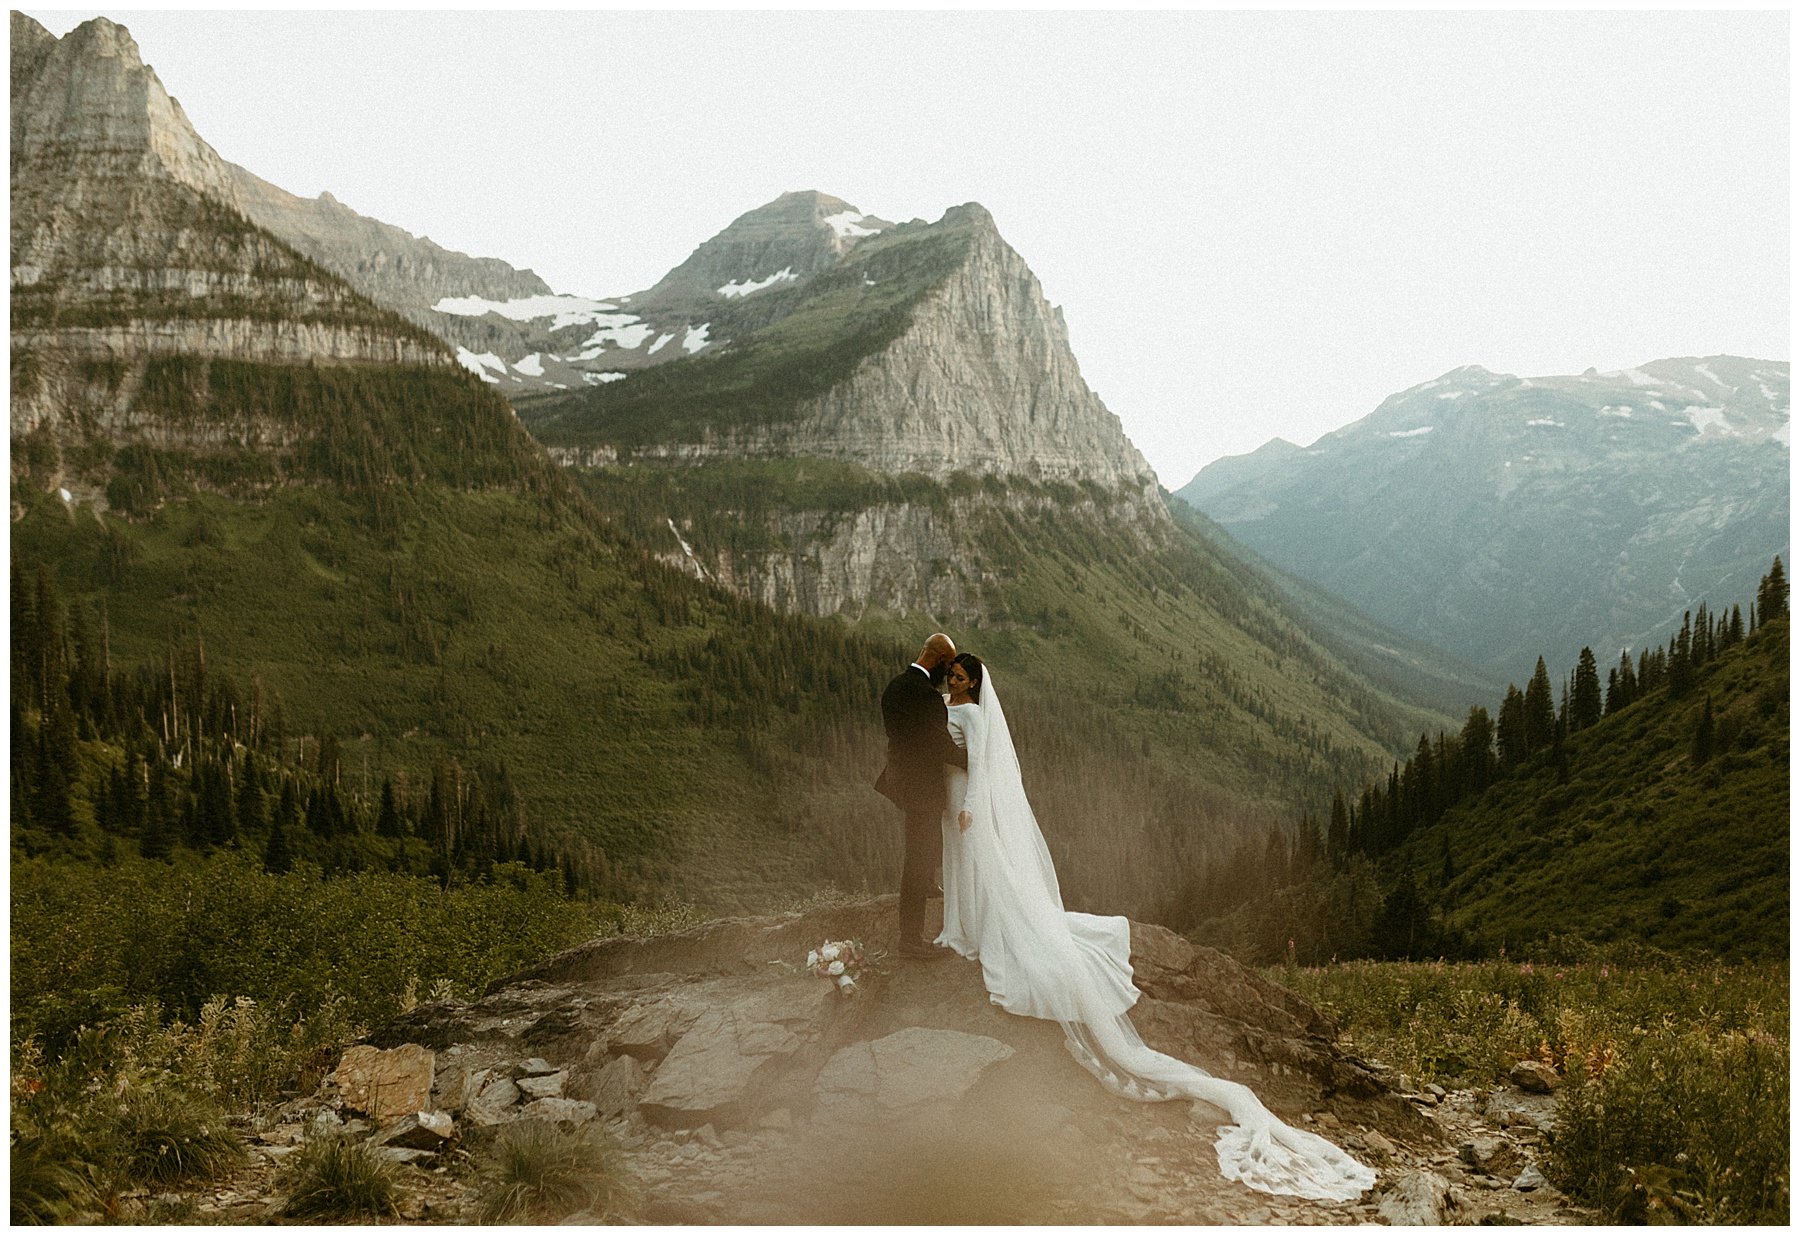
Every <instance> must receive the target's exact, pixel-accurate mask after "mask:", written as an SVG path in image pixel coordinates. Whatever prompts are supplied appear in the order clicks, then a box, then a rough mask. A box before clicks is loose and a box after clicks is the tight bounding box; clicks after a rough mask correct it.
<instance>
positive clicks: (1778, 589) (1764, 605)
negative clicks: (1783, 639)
mask: <svg viewBox="0 0 1800 1236" xmlns="http://www.w3.org/2000/svg"><path fill="white" fill-rule="evenodd" d="M1787 604H1788V582H1787V572H1786V571H1784V570H1782V568H1781V559H1780V557H1779V556H1778V557H1777V558H1776V559H1775V565H1774V566H1772V567H1770V568H1769V573H1768V574H1767V575H1765V576H1763V577H1762V582H1761V583H1760V584H1759V585H1758V586H1757V589H1756V621H1757V625H1758V626H1765V627H1766V626H1768V625H1769V623H1770V622H1771V621H1773V620H1774V619H1776V618H1779V617H1781V616H1782V615H1783V614H1785V613H1787Z"/></svg>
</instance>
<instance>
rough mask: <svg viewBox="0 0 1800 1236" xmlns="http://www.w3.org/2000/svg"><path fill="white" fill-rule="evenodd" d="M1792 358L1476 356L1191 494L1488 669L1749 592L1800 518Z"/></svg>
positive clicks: (1360, 602)
mask: <svg viewBox="0 0 1800 1236" xmlns="http://www.w3.org/2000/svg"><path fill="white" fill-rule="evenodd" d="M1788 462H1789V461H1788V368H1787V365H1786V363H1785V362H1773V361H1753V360H1744V359H1741V358H1735V357H1712V358H1709V359H1705V360H1699V359H1694V358H1688V359H1681V360H1666V361H1658V362H1654V363H1651V364H1647V365H1643V366H1640V367H1639V368H1637V369H1632V370H1626V371H1623V372H1621V373H1614V374H1597V373H1594V372H1592V371H1590V372H1588V373H1586V374H1583V375H1581V376H1579V377H1560V378H1532V379H1521V378H1516V377H1511V376H1508V375H1503V374H1493V373H1489V372H1487V371H1486V370H1483V369H1480V368H1478V367H1473V366H1472V367H1469V368H1466V369H1460V370H1456V371H1453V372H1451V373H1448V374H1445V375H1444V376H1443V377H1441V378H1438V379H1436V380H1435V381H1432V382H1427V383H1424V384H1422V385H1420V386H1417V387H1414V388H1412V389H1410V390H1407V391H1404V392H1401V393H1400V394H1398V395H1395V396H1393V397H1391V398H1389V399H1388V400H1387V401H1385V402H1384V403H1383V404H1382V405H1381V407H1380V408H1378V409H1376V411H1375V412H1373V413H1371V414H1370V415H1369V416H1367V417H1365V418H1363V419H1362V420H1360V421H1358V422H1356V423H1355V424H1353V425H1350V426H1347V427H1346V428H1344V429H1341V430H1338V431H1336V432H1334V433H1331V434H1327V435H1326V436H1325V437H1323V438H1321V439H1319V441H1317V442H1315V443H1314V444H1313V445H1312V446H1310V447H1307V448H1304V449H1302V448H1300V447H1295V446H1293V445H1291V444H1289V443H1285V442H1280V441H1276V442H1271V443H1269V444H1268V445H1267V446H1265V447H1263V448H1262V449H1261V450H1259V451H1257V452H1255V453H1254V454H1252V455H1248V456H1241V457H1237V458H1234V459H1225V460H1220V461H1218V462H1216V463H1214V464H1210V465H1208V466H1207V467H1206V468H1204V469H1202V470H1201V472H1200V474H1199V475H1198V476H1196V477H1195V478H1194V480H1193V481H1192V482H1190V483H1189V484H1188V485H1187V486H1185V487H1183V488H1182V489H1181V490H1179V491H1177V492H1178V493H1179V495H1180V496H1182V497H1183V498H1185V499H1186V500H1187V501H1189V502H1190V503H1192V504H1193V505H1194V506H1195V507H1196V508H1198V509H1199V510H1201V511H1204V512H1205V513H1206V514H1207V515H1209V516H1211V517H1212V518H1213V519H1215V520H1217V521H1218V522H1219V523H1220V524H1221V525H1223V526H1224V527H1225V528H1226V529H1227V530H1228V531H1229V532H1230V533H1231V535H1232V536H1234V537H1236V538H1237V539H1239V540H1240V541H1242V542H1243V543H1244V544H1246V545H1248V546H1249V547H1250V548H1252V549H1254V550H1255V551H1256V552H1257V553H1259V554H1262V555H1264V556H1265V557H1267V558H1268V559H1270V560H1271V561H1273V562H1275V563H1277V564H1278V565H1280V566H1282V567H1285V568H1286V569H1288V570H1291V571H1293V572H1295V573H1296V574H1298V575H1301V576H1303V577H1305V578H1307V579H1310V580H1312V581H1314V582H1315V583H1318V584H1321V585H1323V586H1324V587H1326V588H1328V589H1330V590H1331V591H1333V592H1335V593H1337V594H1339V595H1341V596H1343V597H1344V598H1345V599H1347V600H1349V601H1350V602H1352V603H1353V604H1355V605H1357V606H1359V607H1360V608H1362V609H1364V610H1366V611H1367V612H1368V613H1370V614H1372V615H1373V616H1375V617H1376V618H1378V619H1380V620H1381V621H1382V622H1385V623H1387V624H1389V625H1391V626H1393V627H1396V628H1397V629H1399V630H1401V631H1405V632H1406V633H1408V634H1409V635H1412V636H1414V637H1416V638H1418V639H1422V640H1424V641H1426V642H1427V643H1431V644H1435V645H1437V646H1438V647H1440V648H1443V649H1445V650H1447V651H1449V652H1451V653H1453V654H1455V655H1456V656H1458V657H1460V658H1462V659H1463V660H1465V661H1467V662H1469V663H1470V664H1471V665H1474V666H1477V667H1479V668H1481V669H1484V670H1486V671H1487V672H1488V673H1490V674H1494V675H1501V674H1505V673H1511V672H1516V667H1517V666H1518V665H1519V664H1521V663H1523V664H1530V662H1531V659H1532V658H1534V657H1536V656H1537V655H1539V654H1540V653H1542V654H1544V655H1546V656H1547V657H1548V658H1549V659H1550V661H1551V663H1552V664H1553V665H1557V666H1568V665H1571V664H1573V662H1574V659H1575V654H1576V652H1577V651H1578V650H1579V649H1580V647H1581V646H1582V645H1583V644H1591V645H1592V646H1593V647H1595V648H1596V649H1600V650H1607V649H1612V650H1617V649H1618V648H1621V647H1636V646H1638V645H1641V644H1642V643H1643V642H1644V641H1645V640H1646V639H1648V638H1651V637H1652V636H1653V634H1654V633H1655V632H1656V631H1659V630H1662V629H1664V628H1665V627H1667V626H1668V625H1669V624H1670V623H1671V621H1678V620H1679V617H1680V615H1681V612H1682V611H1683V610H1684V609H1687V608H1691V607H1692V606H1693V605H1694V604H1696V603H1697V602H1698V601H1700V600H1702V599H1705V598H1717V597H1721V596H1723V597H1730V596H1736V595H1741V594H1742V593H1744V592H1745V591H1748V590H1749V589H1750V588H1752V587H1753V586H1754V585H1755V581H1756V579H1757V577H1758V575H1759V573H1760V572H1761V571H1763V570H1764V569H1766V567H1767V565H1768V563H1769V560H1770V559H1771V558H1772V557H1774V556H1775V555H1777V554H1781V555H1784V556H1785V555H1786V554H1787V552H1788V545H1787V525H1788V509H1789V507H1788Z"/></svg>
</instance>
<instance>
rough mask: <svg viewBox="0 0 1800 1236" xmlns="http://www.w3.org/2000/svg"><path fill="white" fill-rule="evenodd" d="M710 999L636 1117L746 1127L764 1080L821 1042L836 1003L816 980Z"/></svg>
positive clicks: (735, 985) (677, 1124)
mask: <svg viewBox="0 0 1800 1236" xmlns="http://www.w3.org/2000/svg"><path fill="white" fill-rule="evenodd" d="M705 994H706V996H707V999H706V1001H705V1002H704V1004H703V1007H704V1010H705V1011H703V1012H701V1013H700V1015H699V1016H698V1017H697V1018H696V1019H695V1020H694V1023H693V1024H692V1026H690V1027H689V1028H688V1029H687V1031H686V1032H685V1033H683V1034H682V1036H681V1038H680V1039H679V1040H677V1041H676V1043H675V1045H674V1047H672V1048H670V1050H669V1054H668V1056H667V1058H665V1059H664V1060H663V1062H662V1064H661V1066H660V1067H658V1069H657V1070H656V1075H655V1076H654V1077H653V1078H652V1079H651V1081H650V1086H649V1088H648V1089H647V1090H645V1092H644V1095H643V1097H642V1098H641V1099H639V1100H638V1110H639V1111H641V1112H643V1113H644V1115H645V1117H646V1118H647V1119H649V1120H651V1121H653V1122H655V1123H657V1124H660V1125H663V1126H665V1127H673V1128H698V1127H699V1126H700V1125H703V1124H713V1125H718V1126H722V1127H735V1126H737V1125H739V1124H741V1123H743V1121H744V1120H746V1119H747V1118H748V1116H749V1106H748V1104H749V1100H750V1099H751V1097H752V1095H753V1092H754V1091H755V1089H756V1083H757V1081H758V1079H759V1075H761V1074H763V1072H764V1071H765V1070H766V1069H767V1068H768V1067H769V1066H770V1064H771V1063H772V1062H775V1061H779V1060H781V1059H783V1058H785V1057H788V1056H791V1055H793V1054H794V1053H795V1052H796V1051H798V1050H799V1048H800V1047H801V1046H802V1044H803V1043H806V1042H809V1041H811V1040H812V1039H814V1038H816V1037H817V1035H818V1032H819V1022H820V1017H821V1014H822V1013H823V1012H824V1010H825V1009H826V1008H827V1007H828V1002H830V1001H833V1000H836V999H837V998H838V997H837V996H836V994H835V992H834V989H833V988H832V987H831V986H830V985H829V984H827V983H822V982H819V981H818V980H816V979H811V978H807V979H791V980H786V981H782V982H778V983H776V984H774V985H773V986H763V985H747V984H744V983H742V982H741V981H738V980H724V981H721V982H720V983H717V984H710V985H708V986H707V990H706V993H705ZM615 1042H616V1040H615Z"/></svg>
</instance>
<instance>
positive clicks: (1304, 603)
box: [1168, 494, 1500, 716]
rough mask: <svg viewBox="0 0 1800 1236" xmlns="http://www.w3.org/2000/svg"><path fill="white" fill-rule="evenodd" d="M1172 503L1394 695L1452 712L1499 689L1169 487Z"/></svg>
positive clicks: (1321, 636) (1176, 512)
mask: <svg viewBox="0 0 1800 1236" xmlns="http://www.w3.org/2000/svg"><path fill="white" fill-rule="evenodd" d="M1168 501H1169V511H1170V513H1171V514H1173V515H1174V516H1175V518H1176V520H1177V521H1178V522H1180V523H1181V524H1183V525H1185V526H1186V527H1189V528H1192V529H1193V530H1194V531H1195V532H1197V533H1198V534H1199V535H1200V536H1201V537H1202V538H1204V539H1206V540H1207V541H1209V542H1212V543H1213V544H1215V545H1217V546H1219V547H1220V550H1221V551H1222V552H1226V553H1230V554H1231V555H1233V556H1234V557H1237V558H1239V559H1242V560H1243V561H1244V562H1245V563H1246V564H1248V565H1249V566H1250V567H1252V568H1254V570H1255V572H1256V574H1257V575H1259V576H1260V577H1261V578H1262V579H1264V580H1266V581H1267V582H1268V583H1269V584H1271V585H1273V586H1274V588H1275V589H1277V590H1278V591H1279V592H1280V594H1281V595H1282V596H1283V597H1284V599H1285V600H1286V602H1287V603H1288V604H1289V605H1290V606H1291V607H1292V609H1293V611H1294V613H1295V614H1296V616H1297V617H1299V618H1302V619H1304V621H1305V622H1306V624H1307V626H1308V628H1309V629H1310V630H1311V631H1313V632H1314V633H1315V634H1316V637H1317V638H1318V639H1319V641H1320V642H1321V643H1322V644H1323V645H1324V646H1325V647H1327V648H1329V649H1330V650H1331V651H1332V652H1333V653H1334V654H1335V655H1336V656H1337V657H1338V658H1339V659H1340V660H1342V661H1343V662H1344V663H1345V664H1346V665H1348V666H1351V667H1353V668H1354V669H1355V670H1356V671H1357V672H1358V673H1359V674H1361V675H1362V676H1363V677H1365V678H1367V679H1368V680H1369V681H1370V682H1371V683H1374V684H1376V685H1377V686H1379V687H1381V688H1382V689H1383V690H1385V691H1388V692H1390V693H1392V694H1393V695H1395V696H1396V697H1398V698H1400V699H1404V700H1410V701H1412V702H1413V703H1416V704H1419V705H1422V706H1424V707H1428V708H1435V709H1437V710H1438V711H1439V712H1442V713H1445V714H1448V715H1450V716H1457V715H1460V714H1461V713H1463V712H1464V711H1465V710H1466V709H1468V708H1469V707H1470V706H1471V705H1474V704H1481V703H1485V702H1487V701H1488V700H1490V699H1493V698H1494V697H1496V696H1498V695H1499V694H1500V688H1499V685H1498V684H1497V683H1495V682H1494V681H1493V680H1492V679H1491V678H1489V677H1488V676H1487V675H1486V674H1484V673H1482V672H1481V671H1480V670H1477V669H1475V668H1473V667H1471V666H1469V665H1466V664H1464V663H1463V662H1461V661H1458V660H1457V659H1456V658H1455V657H1453V656H1451V655H1450V654H1448V653H1446V652H1444V651H1443V650H1442V649H1439V648H1434V647H1432V646H1431V645H1430V644H1427V643H1424V642H1423V641H1420V640H1416V639H1413V638H1411V637H1410V636H1407V635H1403V634H1401V633H1400V632H1399V631H1396V630H1395V629H1394V628H1392V627H1389V626H1386V625H1384V624H1383V623H1380V622H1378V621H1376V620H1375V619H1373V618H1371V617H1369V616H1368V615H1367V614H1365V613H1363V612H1362V611H1361V610H1359V609H1357V608H1356V607H1355V606H1353V605H1351V604H1349V603H1348V602H1346V601H1345V600H1344V599H1343V598H1342V597H1340V596H1338V595H1337V594H1336V593H1334V592H1330V591H1328V590H1326V589H1324V588H1321V587H1320V586H1319V585H1317V584H1315V583H1313V582H1312V581H1311V580H1307V579H1302V578H1301V577H1300V576H1298V575H1295V574H1293V573H1292V572H1291V571H1285V570H1283V569H1282V568H1281V567H1278V566H1276V565H1275V564H1274V563H1273V562H1270V561H1269V560H1268V559H1267V558H1264V557H1262V556H1261V555H1260V554H1258V553H1256V551H1255V550H1252V549H1249V548H1248V547H1246V546H1244V545H1243V544H1241V543H1240V542H1239V541H1237V540H1236V538H1234V537H1233V536H1232V535H1231V534H1230V533H1229V532H1226V531H1225V530H1224V529H1223V528H1221V527H1220V526H1219V525H1218V524H1216V523H1214V522H1213V521H1212V520H1211V519H1208V518H1207V517H1206V516H1205V515H1203V514H1201V513H1200V512H1199V511H1197V510H1195V509H1194V508H1193V507H1192V506H1190V505H1189V504H1188V503H1187V502H1186V501H1185V500H1183V499H1181V498H1178V497H1176V496H1175V495H1173V494H1170V495H1168Z"/></svg>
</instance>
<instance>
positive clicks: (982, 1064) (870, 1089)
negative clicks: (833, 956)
mask: <svg viewBox="0 0 1800 1236" xmlns="http://www.w3.org/2000/svg"><path fill="white" fill-rule="evenodd" d="M1012 1054H1013V1049H1012V1048H1011V1047H1009V1046H1007V1045H1006V1044H1005V1043H1002V1042H1000V1041H999V1040H998V1039H991V1038H988V1037H987V1036H986V1035H980V1034H965V1033H963V1032H962V1031H960V1030H928V1029H925V1028H924V1027H920V1026H914V1027H909V1028H908V1029H905V1030H897V1031H895V1032H894V1033H893V1034H890V1035H887V1036H885V1037H883V1038H879V1039H876V1040H874V1041H873V1042H870V1043H853V1044H851V1045H850V1046H849V1047H846V1048H843V1049H842V1050H840V1051H838V1052H837V1053H836V1054H834V1055H833V1056H832V1057H831V1059H830V1060H829V1061H827V1062H826V1064H825V1067H824V1069H822V1070H821V1071H820V1073H819V1076H818V1079H817V1081H815V1082H814V1084H813V1093H814V1096H815V1098H816V1099H817V1101H818V1104H819V1111H820V1114H821V1115H822V1116H825V1117H828V1118H837V1119H846V1120H851V1121H856V1122H859V1123H867V1122H874V1121H883V1120H890V1119H895V1118H900V1119H905V1118H908V1117H911V1116H914V1115H917V1114H919V1113H920V1112H922V1111H939V1110H942V1109H944V1108H948V1107H954V1106H955V1105H956V1104H957V1103H959V1102H960V1101H961V1100H962V1097H963V1096H964V1095H965V1094H967V1093H968V1092H969V1089H970V1087H972V1086H974V1084H975V1083H976V1082H977V1081H979V1080H980V1078H981V1075H982V1074H983V1073H984V1072H986V1071H987V1070H988V1069H989V1068H991V1067H992V1066H993V1065H996V1064H998V1063H1000V1062H1001V1061H1002V1060H1005V1059H1007V1058H1009V1057H1010V1056H1012Z"/></svg>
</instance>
